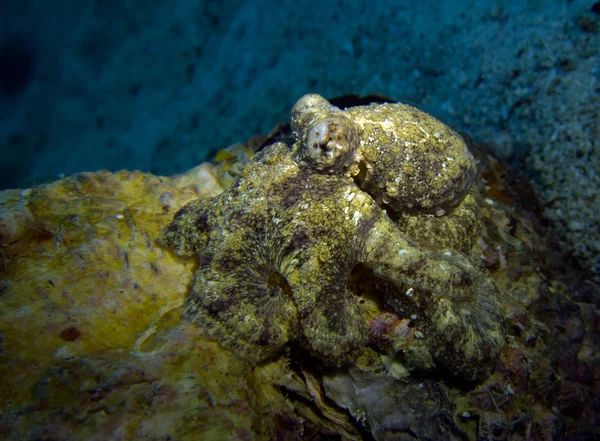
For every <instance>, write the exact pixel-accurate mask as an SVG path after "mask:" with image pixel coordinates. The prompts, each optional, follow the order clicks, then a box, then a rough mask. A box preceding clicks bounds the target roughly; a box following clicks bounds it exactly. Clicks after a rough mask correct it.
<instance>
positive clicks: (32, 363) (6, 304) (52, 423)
mask: <svg viewBox="0 0 600 441" xmlns="http://www.w3.org/2000/svg"><path fill="white" fill-rule="evenodd" d="M291 128H292V131H291V132H290V131H287V130H285V127H277V128H276V129H275V130H274V131H273V133H271V134H270V135H269V136H261V137H256V138H253V139H251V140H250V141H248V142H247V143H245V144H243V145H242V144H240V145H234V146H232V147H231V148H229V149H227V150H226V151H222V152H220V153H219V154H218V155H217V157H216V163H215V164H202V165H200V166H198V167H196V168H194V169H192V170H190V171H189V172H187V173H186V174H184V175H178V176H174V177H170V178H169V177H158V176H154V175H150V174H145V173H141V172H127V171H122V172H118V173H111V172H107V171H101V172H97V173H81V174H77V175H74V176H72V177H68V178H64V179H61V180H58V181H56V182H53V183H50V184H46V185H41V186H37V187H33V188H30V189H25V190H9V191H4V192H2V193H0V204H1V205H0V244H1V245H2V254H1V258H2V262H1V263H2V265H1V267H0V271H1V274H0V275H1V279H0V359H1V360H2V363H1V364H0V396H1V398H2V399H1V401H0V412H1V415H0V435H1V436H2V438H4V439H14V440H21V439H48V440H50V439H52V440H63V439H64V440H67V439H88V440H94V439H98V440H100V439H102V440H104V439H156V440H158V439H182V440H185V439H190V440H191V439H241V440H253V439H256V440H272V439H281V440H294V439H305V438H308V439H321V440H325V439H332V440H333V439H344V440H361V439H366V440H372V439H375V440H404V439H437V440H459V439H460V440H464V439H469V440H503V439H515V440H516V439H530V440H551V439H552V440H555V439H565V440H566V439H569V440H573V439H581V440H584V439H592V438H593V437H594V436H598V435H599V434H600V422H599V421H598V417H597V414H598V411H599V408H600V402H599V401H598V396H600V385H599V384H600V383H599V382H598V380H599V378H600V361H599V357H598V351H599V350H600V340H599V338H600V337H599V335H598V321H599V319H600V314H599V313H598V307H599V306H600V289H599V287H598V286H597V285H596V284H595V283H594V282H592V281H588V280H585V278H584V277H582V274H581V273H579V272H578V270H577V269H575V268H573V267H572V266H571V265H570V260H569V257H568V256H566V255H564V254H559V252H557V251H556V248H557V247H556V242H555V241H554V240H553V238H552V237H551V236H550V235H549V234H548V231H547V227H546V226H545V225H543V224H541V223H540V221H539V216H538V215H539V210H540V208H539V206H538V205H537V201H536V199H535V198H534V197H533V192H531V191H529V187H528V184H527V182H526V181H525V180H524V179H523V178H522V177H521V176H519V175H518V174H517V173H516V172H515V171H514V170H512V169H511V168H510V167H508V166H507V165H506V164H504V163H503V162H502V161H501V160H498V159H496V158H495V157H493V156H492V155H490V154H489V153H488V152H486V151H485V150H484V149H483V148H481V147H479V146H477V145H475V144H473V143H472V142H471V141H470V139H469V138H468V137H467V136H463V137H461V136H460V135H458V134H456V133H455V132H453V131H452V130H451V129H450V128H448V127H447V126H445V125H444V124H442V123H440V122H439V121H437V120H435V119H434V118H432V117H431V116H429V115H427V114H425V113H424V112H421V111H419V110H417V109H414V108H412V107H409V106H404V105H399V104H374V105H371V106H364V107H356V108H351V109H348V110H343V111H342V110H340V109H338V108H336V107H335V106H333V105H332V104H330V103H328V102H327V101H325V100H324V99H322V98H321V97H319V96H318V95H308V96H306V97H304V98H302V99H301V100H300V101H299V102H298V103H297V104H296V106H295V107H294V110H293V111H292V122H291ZM407 153H411V154H410V155H407ZM381 164H385V166H384V167H381ZM445 171H447V174H445V173H444V172H445ZM398 176H401V179H400V180H396V178H397V177H398ZM436 176H437V177H438V179H437V180H436V179H433V178H432V177H436ZM409 185H412V188H413V190H412V191H411V192H410V194H406V193H404V192H403V191H402V188H403V186H409ZM410 195H412V196H413V199H411V197H410ZM169 248H170V249H169ZM172 251H174V253H173V252H172ZM194 274H195V275H194Z"/></svg>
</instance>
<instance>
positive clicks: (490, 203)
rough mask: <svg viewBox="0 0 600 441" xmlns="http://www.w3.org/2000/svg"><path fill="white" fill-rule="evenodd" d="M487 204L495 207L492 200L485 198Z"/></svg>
mask: <svg viewBox="0 0 600 441" xmlns="http://www.w3.org/2000/svg"><path fill="white" fill-rule="evenodd" d="M485 203H486V204H488V205H494V201H493V200H491V199H490V198H485Z"/></svg>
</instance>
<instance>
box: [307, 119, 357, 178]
mask: <svg viewBox="0 0 600 441" xmlns="http://www.w3.org/2000/svg"><path fill="white" fill-rule="evenodd" d="M342 122H345V121H340V122H338V121H330V120H323V121H320V122H318V123H317V124H316V125H315V126H313V127H312V129H311V130H309V132H308V134H307V137H306V138H305V142H304V148H303V150H302V155H303V156H304V158H305V159H306V160H308V161H309V162H310V163H311V164H312V165H313V166H314V167H315V168H317V169H321V170H322V169H326V168H330V167H332V166H334V165H343V164H340V162H341V163H343V162H344V161H343V159H344V158H346V157H347V154H348V153H349V152H350V151H351V150H352V149H353V148H354V144H355V143H354V133H353V130H352V128H351V127H345V126H343V125H342V124H341V123H342Z"/></svg>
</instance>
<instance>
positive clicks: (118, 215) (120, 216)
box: [115, 213, 125, 219]
mask: <svg viewBox="0 0 600 441" xmlns="http://www.w3.org/2000/svg"><path fill="white" fill-rule="evenodd" d="M115 217H116V218H117V219H123V218H124V217H125V216H123V215H122V214H121V213H119V214H117V215H115Z"/></svg>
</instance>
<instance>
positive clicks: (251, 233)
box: [161, 95, 504, 380]
mask: <svg viewBox="0 0 600 441" xmlns="http://www.w3.org/2000/svg"><path fill="white" fill-rule="evenodd" d="M292 128H293V131H294V135H295V142H294V144H293V145H291V146H290V145H287V144H285V143H283V142H277V143H275V144H273V145H271V146H270V147H268V148H265V149H264V150H263V151H261V152H260V153H259V154H257V155H256V157H255V158H254V160H253V161H252V162H251V163H250V164H249V165H248V166H247V167H246V169H245V170H244V171H243V173H242V175H241V177H240V179H239V180H238V182H237V183H236V184H235V185H234V186H233V187H231V188H229V189H227V190H226V191H224V192H223V193H221V194H220V195H218V196H216V197H213V198H206V199H200V200H196V201H194V202H192V203H190V204H188V205H187V206H185V207H184V208H182V209H181V210H180V211H179V212H178V213H177V214H176V216H175V219H174V220H173V222H172V223H171V225H170V226H169V227H168V229H167V231H166V232H165V234H164V235H163V237H162V238H161V243H162V244H163V245H165V246H169V247H171V248H172V249H173V250H174V252H175V253H177V254H178V255H181V256H194V255H197V256H198V257H199V267H198V269H197V271H196V274H195V277H194V281H193V283H192V287H191V291H190V293H189V295H188V298H187V301H186V313H187V315H188V317H190V318H191V319H192V320H194V321H195V322H197V323H199V324H201V325H202V326H203V327H204V328H205V329H206V330H207V331H208V332H209V333H210V334H211V335H212V336H214V337H215V338H217V339H218V340H219V342H220V343H221V344H223V345H224V346H226V347H229V348H232V349H233V350H235V351H237V352H238V353H239V354H240V355H242V356H243V357H244V358H247V359H249V360H251V361H253V362H260V361H262V360H265V359H267V358H270V357H273V356H275V355H277V354H278V353H279V352H280V351H281V350H282V349H283V348H284V346H285V345H286V344H287V343H288V342H290V341H294V342H297V343H299V344H300V345H302V346H303V347H304V348H306V349H308V350H309V351H310V353H311V354H313V355H314V356H316V357H318V358H319V359H321V360H322V361H323V362H324V363H325V364H328V365H341V364H344V363H347V362H349V361H350V360H352V359H353V357H356V356H357V355H358V354H360V353H361V352H362V351H364V350H365V349H366V348H367V347H369V346H370V347H371V348H373V349H375V350H377V351H379V352H381V353H383V354H390V355H392V356H396V355H399V356H400V357H405V363H406V365H407V366H408V367H409V370H410V369H416V370H418V369H428V368H431V366H435V367H439V368H442V369H444V370H446V371H448V372H449V373H451V374H452V375H456V376H460V377H462V378H465V379H468V380H475V379H478V378H481V377H482V376H484V375H487V374H488V373H489V372H490V369H491V365H492V364H493V361H494V360H495V358H496V356H497V355H498V352H499V350H500V349H501V347H502V345H503V343H504V337H503V331H502V324H501V317H502V305H500V304H499V302H498V294H497V289H496V287H495V285H494V282H493V281H492V279H491V278H490V277H489V276H488V275H487V273H486V272H485V271H484V270H483V269H481V268H480V267H479V266H478V265H476V264H475V263H473V262H472V261H470V260H469V259H468V258H467V257H464V256H463V255H461V254H460V253H458V252H456V251H454V250H445V251H432V250H430V249H425V248H424V247H422V246H419V245H417V243H416V242H415V241H414V240H413V239H412V238H410V237H407V236H406V235H405V234H404V233H402V232H401V230H400V229H399V227H398V224H397V222H396V221H395V220H394V218H398V219H402V218H407V217H410V216H428V217H436V218H439V219H442V220H443V219H445V218H446V217H447V215H448V214H450V213H451V212H452V211H453V210H454V209H458V208H457V207H459V205H460V204H461V202H462V201H463V199H464V198H465V195H466V194H467V192H468V191H469V188H470V186H471V183H472V181H473V179H474V177H475V162H474V159H473V157H472V155H471V153H470V152H469V150H468V149H467V147H466V145H465V143H464V141H463V140H462V138H461V137H460V136H459V135H458V134H456V133H455V132H453V131H452V130H451V129H450V128H448V127H447V126H445V125H444V124H442V123H441V122H439V121H438V120H436V119H435V118H433V117H431V116H429V115H427V114H425V113H423V112H421V111H419V110H417V109H415V108H412V107H410V106H406V105H402V104H382V105H370V106H362V107H355V108H351V109H347V110H340V109H338V108H336V107H334V106H332V105H331V104H330V103H328V102H327V101H326V100H325V99H324V98H322V97H320V96H319V95H306V96H304V97H302V98H301V99H300V100H299V101H298V103H296V105H295V106H294V109H293V110H292ZM358 268H359V269H360V271H359V272H360V274H363V275H365V276H364V278H363V280H362V282H361V281H359V285H360V283H362V286H363V287H362V288H361V289H356V288H355V289H352V284H351V283H349V279H351V275H353V274H356V273H357V269H358ZM366 275H368V276H366ZM364 285H367V286H366V287H365V286H364ZM365 293H368V294H365ZM382 323H384V324H383V325H382ZM406 323H408V326H404V327H403V326H402V325H399V324H404V325H406ZM382 329H384V331H382ZM382 332H383V333H387V334H386V339H387V340H386V341H389V342H391V343H390V344H386V345H381V344H378V343H377V342H380V341H381V340H380V339H379V340H378V337H381V335H380V334H381V333H382ZM409 336H410V337H409ZM411 354H412V355H411ZM415 354H417V355H415Z"/></svg>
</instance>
